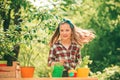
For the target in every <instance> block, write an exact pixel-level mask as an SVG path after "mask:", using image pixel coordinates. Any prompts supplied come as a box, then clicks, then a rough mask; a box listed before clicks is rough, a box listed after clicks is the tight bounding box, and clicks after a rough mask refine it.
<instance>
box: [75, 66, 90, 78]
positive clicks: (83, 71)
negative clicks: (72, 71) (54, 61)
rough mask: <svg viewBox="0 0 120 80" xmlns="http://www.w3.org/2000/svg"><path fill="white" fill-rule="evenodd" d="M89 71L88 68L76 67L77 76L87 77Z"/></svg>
mask: <svg viewBox="0 0 120 80" xmlns="http://www.w3.org/2000/svg"><path fill="white" fill-rule="evenodd" d="M89 73H90V69H89V68H78V69H77V77H88V76H89Z"/></svg>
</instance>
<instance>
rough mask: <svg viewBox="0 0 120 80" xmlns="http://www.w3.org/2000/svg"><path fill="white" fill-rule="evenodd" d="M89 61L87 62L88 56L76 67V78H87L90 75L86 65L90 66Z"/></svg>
mask: <svg viewBox="0 0 120 80" xmlns="http://www.w3.org/2000/svg"><path fill="white" fill-rule="evenodd" d="M91 62H92V61H91V60H89V56H85V57H84V58H83V59H82V60H81V61H80V64H79V65H77V67H76V70H77V77H88V76H89V73H90V69H89V68H88V64H91Z"/></svg>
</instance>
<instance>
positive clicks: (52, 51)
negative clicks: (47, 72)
mask: <svg viewBox="0 0 120 80" xmlns="http://www.w3.org/2000/svg"><path fill="white" fill-rule="evenodd" d="M55 54H56V50H55V46H52V47H51V48H50V51H49V56H48V66H51V63H52V62H53V61H55V57H56V56H55Z"/></svg>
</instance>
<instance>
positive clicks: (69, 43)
mask: <svg viewBox="0 0 120 80" xmlns="http://www.w3.org/2000/svg"><path fill="white" fill-rule="evenodd" d="M61 43H62V45H63V46H64V47H65V48H66V49H68V48H69V46H70V45H71V40H61Z"/></svg>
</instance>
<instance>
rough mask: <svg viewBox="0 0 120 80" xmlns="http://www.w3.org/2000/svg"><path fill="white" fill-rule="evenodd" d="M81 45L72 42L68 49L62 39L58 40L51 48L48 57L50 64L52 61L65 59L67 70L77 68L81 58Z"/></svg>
mask: <svg viewBox="0 0 120 80" xmlns="http://www.w3.org/2000/svg"><path fill="white" fill-rule="evenodd" d="M79 51H80V47H79V45H77V44H76V43H71V45H70V46H69V48H68V49H66V48H65V47H64V46H63V45H62V44H61V43H60V41H58V42H56V43H55V44H54V45H53V46H52V47H51V48H50V52H49V57H48V65H49V66H50V65H51V63H52V62H58V61H60V60H62V59H65V60H66V61H65V63H64V68H65V69H66V70H68V69H71V68H75V67H76V65H77V63H78V60H79V59H80V57H81V56H80V54H79Z"/></svg>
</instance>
